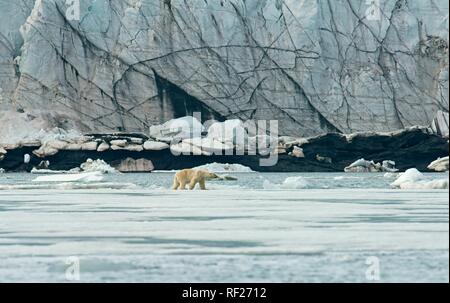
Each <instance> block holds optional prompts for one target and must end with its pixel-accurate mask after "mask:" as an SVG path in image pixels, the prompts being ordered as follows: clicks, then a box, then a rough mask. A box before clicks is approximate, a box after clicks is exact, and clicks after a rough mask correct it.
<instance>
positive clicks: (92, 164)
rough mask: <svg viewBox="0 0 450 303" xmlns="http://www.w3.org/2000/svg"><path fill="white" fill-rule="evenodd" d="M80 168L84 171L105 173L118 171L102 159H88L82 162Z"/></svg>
mask: <svg viewBox="0 0 450 303" xmlns="http://www.w3.org/2000/svg"><path fill="white" fill-rule="evenodd" d="M80 168H81V170H82V171H83V172H100V173H103V174H108V173H116V172H117V170H116V169H114V168H113V167H111V166H110V165H109V164H108V163H106V162H105V161H104V160H101V159H97V160H92V159H87V160H86V162H84V163H83V164H81V166H80Z"/></svg>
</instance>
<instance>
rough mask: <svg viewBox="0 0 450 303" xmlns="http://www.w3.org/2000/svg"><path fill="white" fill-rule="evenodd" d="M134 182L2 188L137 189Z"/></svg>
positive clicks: (73, 183)
mask: <svg viewBox="0 0 450 303" xmlns="http://www.w3.org/2000/svg"><path fill="white" fill-rule="evenodd" d="M135 188H136V185H135V184H133V183H116V182H100V183H96V182H94V183H80V182H78V183H77V182H61V183H41V184H13V185H2V184H0V190H43V189H45V190H48V189H50V190H80V189H87V190H94V189H135Z"/></svg>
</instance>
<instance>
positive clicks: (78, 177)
mask: <svg viewBox="0 0 450 303" xmlns="http://www.w3.org/2000/svg"><path fill="white" fill-rule="evenodd" d="M101 180H103V176H102V173H101V172H98V171H95V172H87V173H81V174H57V175H48V176H39V177H37V178H36V179H34V180H33V182H98V181H101Z"/></svg>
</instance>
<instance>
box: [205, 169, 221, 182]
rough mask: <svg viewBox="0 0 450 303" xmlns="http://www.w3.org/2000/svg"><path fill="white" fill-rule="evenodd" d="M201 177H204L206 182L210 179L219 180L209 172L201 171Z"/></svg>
mask: <svg viewBox="0 0 450 303" xmlns="http://www.w3.org/2000/svg"><path fill="white" fill-rule="evenodd" d="M203 175H204V176H205V179H207V180H211V179H219V176H218V175H216V174H215V173H212V172H210V171H207V170H205V171H203Z"/></svg>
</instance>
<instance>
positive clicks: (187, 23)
mask: <svg viewBox="0 0 450 303" xmlns="http://www.w3.org/2000/svg"><path fill="white" fill-rule="evenodd" d="M77 3H78V1H76V0H75V1H74V0H71V1H66V0H35V1H34V0H16V1H10V0H0V88H1V90H0V124H2V123H3V124H5V123H6V122H2V121H6V120H5V119H2V115H3V117H5V116H8V117H11V114H14V113H17V112H18V113H19V114H20V115H25V116H26V118H24V119H21V121H30V124H29V125H30V127H33V125H40V126H41V125H42V124H43V123H44V124H45V123H46V124H48V127H54V126H58V127H61V128H76V129H78V130H80V131H105V132H110V131H146V130H147V129H148V126H149V125H151V124H155V123H161V122H164V121H167V120H169V119H171V118H173V117H179V116H184V115H186V114H189V113H191V112H192V111H201V112H202V115H203V118H204V119H208V118H211V117H214V118H219V119H225V118H241V119H277V120H279V121H280V126H281V133H282V134H285V135H297V136H305V135H315V134H319V133H323V132H328V131H338V132H345V133H348V132H354V131H364V130H376V131H382V130H395V129H400V128H403V127H406V126H411V125H417V124H420V125H427V124H430V122H431V121H432V120H433V118H434V116H435V114H436V112H437V111H439V110H442V111H444V112H448V3H447V1H446V0H423V1H419V0H370V1H360V0H333V1H331V0H262V1H261V0H81V1H80V6H79V9H80V15H79V18H77V16H76V14H71V13H73V12H74V10H72V9H73V8H74V6H73V5H76V4H77ZM75 8H76V7H75ZM74 17H75V18H74ZM72 19H75V20H72ZM36 119H37V120H42V121H43V123H36V121H33V120H36ZM8 121H14V119H11V118H10V119H9V120H8ZM10 123H12V122H10ZM12 128H14V127H12ZM1 129H7V128H6V127H0V136H1V135H2V133H1V131H2V130H1ZM9 129H11V127H9ZM0 141H1V140H0Z"/></svg>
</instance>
